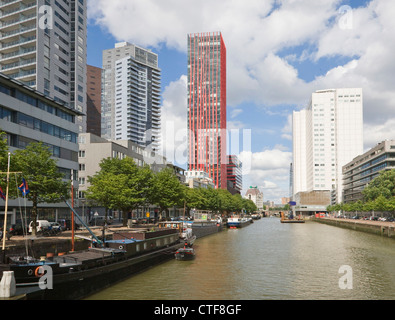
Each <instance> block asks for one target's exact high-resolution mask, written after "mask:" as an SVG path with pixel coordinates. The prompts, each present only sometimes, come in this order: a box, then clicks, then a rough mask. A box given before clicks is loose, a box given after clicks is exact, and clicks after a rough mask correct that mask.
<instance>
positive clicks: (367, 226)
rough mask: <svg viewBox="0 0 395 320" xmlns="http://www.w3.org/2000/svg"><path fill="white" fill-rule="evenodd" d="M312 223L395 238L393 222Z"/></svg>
mask: <svg viewBox="0 0 395 320" xmlns="http://www.w3.org/2000/svg"><path fill="white" fill-rule="evenodd" d="M311 221H315V222H319V223H324V224H328V225H331V226H336V227H341V228H346V229H352V230H356V231H362V232H368V233H372V234H376V235H380V236H384V237H389V238H395V224H394V223H392V222H385V221H370V220H354V219H336V218H312V219H311Z"/></svg>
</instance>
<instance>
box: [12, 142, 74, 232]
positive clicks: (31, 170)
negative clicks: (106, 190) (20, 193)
mask: <svg viewBox="0 0 395 320" xmlns="http://www.w3.org/2000/svg"><path fill="white" fill-rule="evenodd" d="M11 168H12V170H11V171H18V172H22V177H23V178H24V179H25V180H26V182H27V183H28V187H29V191H30V192H29V193H28V194H27V195H26V198H27V200H29V201H31V202H32V204H33V205H32V221H33V227H32V234H33V235H36V228H37V213H38V212H37V207H38V204H39V203H58V202H61V201H63V200H64V199H66V200H67V199H69V198H70V182H69V181H67V182H66V181H64V180H63V178H64V176H63V174H62V173H61V172H59V169H58V167H57V161H56V160H54V159H53V158H52V153H51V152H50V150H49V148H48V147H46V146H45V145H43V144H42V143H41V142H34V143H30V144H29V145H28V146H27V147H26V148H25V149H23V150H16V151H15V152H14V155H13V157H12V161H11ZM20 182H21V181H20Z"/></svg>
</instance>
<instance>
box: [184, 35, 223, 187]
mask: <svg viewBox="0 0 395 320" xmlns="http://www.w3.org/2000/svg"><path fill="white" fill-rule="evenodd" d="M188 61H189V62H188V80H189V86H188V109H189V113H188V126H189V130H190V134H189V141H188V142H189V165H188V169H189V170H201V171H205V172H207V173H208V174H209V176H210V177H211V178H212V179H213V182H214V184H215V186H216V187H218V188H226V162H227V158H226V47H225V43H224V41H223V38H222V35H221V33H219V32H217V33H201V34H191V35H189V36H188Z"/></svg>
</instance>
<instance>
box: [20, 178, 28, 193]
mask: <svg viewBox="0 0 395 320" xmlns="http://www.w3.org/2000/svg"><path fill="white" fill-rule="evenodd" d="M18 189H19V190H21V192H22V194H23V196H26V195H27V194H28V193H29V192H30V190H29V186H28V185H27V182H26V180H25V179H22V184H21V185H20V186H19V188H18Z"/></svg>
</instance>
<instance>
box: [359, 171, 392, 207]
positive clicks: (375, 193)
mask: <svg viewBox="0 0 395 320" xmlns="http://www.w3.org/2000/svg"><path fill="white" fill-rule="evenodd" d="M362 194H363V197H364V201H365V202H367V201H371V200H375V199H376V198H378V197H379V196H380V195H382V196H384V197H385V198H386V199H391V198H392V197H394V196H395V169H392V170H386V171H381V172H380V174H379V176H378V177H376V178H375V179H373V180H372V181H371V182H370V183H369V184H368V186H366V187H365V189H364V190H363V191H362Z"/></svg>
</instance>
